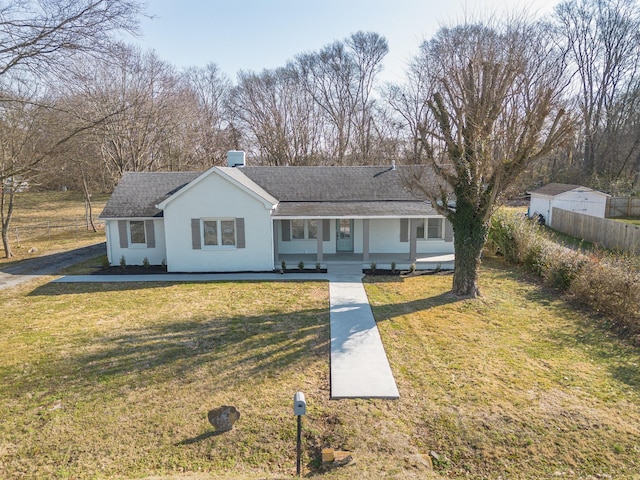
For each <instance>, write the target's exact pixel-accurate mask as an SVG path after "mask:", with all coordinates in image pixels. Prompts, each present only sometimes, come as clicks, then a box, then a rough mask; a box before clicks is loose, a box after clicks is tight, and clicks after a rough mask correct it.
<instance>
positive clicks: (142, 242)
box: [118, 220, 156, 248]
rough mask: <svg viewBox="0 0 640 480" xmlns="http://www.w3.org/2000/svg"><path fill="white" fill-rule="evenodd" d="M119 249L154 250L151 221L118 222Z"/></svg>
mask: <svg viewBox="0 0 640 480" xmlns="http://www.w3.org/2000/svg"><path fill="white" fill-rule="evenodd" d="M118 237H119V240H120V248H155V247H156V236H155V232H154V228H153V220H118Z"/></svg>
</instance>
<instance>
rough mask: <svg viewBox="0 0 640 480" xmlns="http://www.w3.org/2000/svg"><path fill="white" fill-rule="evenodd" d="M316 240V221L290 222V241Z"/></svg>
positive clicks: (299, 220)
mask: <svg viewBox="0 0 640 480" xmlns="http://www.w3.org/2000/svg"><path fill="white" fill-rule="evenodd" d="M316 238H318V221H317V220H302V219H293V220H291V239H292V240H306V239H316Z"/></svg>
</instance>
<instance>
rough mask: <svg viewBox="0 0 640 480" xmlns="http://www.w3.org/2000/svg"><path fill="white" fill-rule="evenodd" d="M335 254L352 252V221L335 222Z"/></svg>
mask: <svg viewBox="0 0 640 480" xmlns="http://www.w3.org/2000/svg"><path fill="white" fill-rule="evenodd" d="M336 252H353V220H349V219H346V218H340V219H338V220H336Z"/></svg>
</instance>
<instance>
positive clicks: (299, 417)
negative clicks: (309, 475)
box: [296, 415, 302, 476]
mask: <svg viewBox="0 0 640 480" xmlns="http://www.w3.org/2000/svg"><path fill="white" fill-rule="evenodd" d="M296 451H297V456H296V475H297V476H300V455H301V453H302V415H298V444H297V449H296Z"/></svg>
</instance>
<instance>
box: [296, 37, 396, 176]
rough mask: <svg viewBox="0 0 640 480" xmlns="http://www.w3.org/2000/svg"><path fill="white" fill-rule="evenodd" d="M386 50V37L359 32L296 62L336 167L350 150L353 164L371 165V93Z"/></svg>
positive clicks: (299, 75) (372, 117)
mask: <svg viewBox="0 0 640 480" xmlns="http://www.w3.org/2000/svg"><path fill="white" fill-rule="evenodd" d="M388 50H389V49H388V45H387V41H386V40H385V39H384V37H382V36H380V35H378V34H377V33H370V32H357V33H355V34H353V35H351V37H349V38H348V39H347V40H346V41H344V42H342V41H336V42H334V43H332V44H330V45H327V46H326V47H324V48H322V49H321V50H320V51H319V52H313V53H306V54H302V55H299V56H298V57H297V58H296V63H295V65H296V71H297V74H298V79H299V82H300V84H301V85H302V86H303V87H304V88H305V90H306V91H307V92H308V93H309V94H310V95H311V96H312V98H313V99H314V101H315V102H316V103H317V105H318V106H319V107H320V109H321V110H322V112H323V113H324V116H325V118H326V119H327V121H328V122H329V125H330V126H331V128H332V130H333V134H332V139H333V142H332V143H333V147H332V149H331V151H330V152H329V156H330V157H331V158H334V159H335V161H336V163H339V164H344V163H346V162H347V156H348V154H349V153H351V152H355V153H356V156H357V162H359V163H367V162H368V161H369V159H368V156H369V153H370V150H371V144H370V143H371V142H370V141H371V130H372V128H373V125H372V124H373V122H374V112H373V110H372V100H371V93H372V91H373V86H374V82H375V78H376V75H377V74H378V73H379V71H380V68H381V62H382V60H383V58H384V56H385V55H386V54H387V52H388ZM354 137H355V139H354ZM348 163H353V160H352V161H351V162H348Z"/></svg>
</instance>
